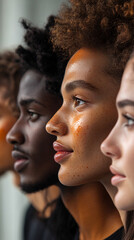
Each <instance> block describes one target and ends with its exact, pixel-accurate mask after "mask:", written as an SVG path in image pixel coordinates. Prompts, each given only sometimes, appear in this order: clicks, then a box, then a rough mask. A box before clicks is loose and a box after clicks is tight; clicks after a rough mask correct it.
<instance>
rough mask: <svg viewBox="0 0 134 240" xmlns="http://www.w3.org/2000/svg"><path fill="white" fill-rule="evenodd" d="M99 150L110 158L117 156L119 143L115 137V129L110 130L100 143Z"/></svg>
mask: <svg viewBox="0 0 134 240" xmlns="http://www.w3.org/2000/svg"><path fill="white" fill-rule="evenodd" d="M101 151H102V153H103V154H104V155H106V156H107V157H110V158H118V157H119V155H120V149H119V143H118V141H117V138H116V132H115V129H113V130H112V131H111V133H110V134H109V135H108V137H107V138H106V139H105V140H104V141H103V142H102V144H101Z"/></svg>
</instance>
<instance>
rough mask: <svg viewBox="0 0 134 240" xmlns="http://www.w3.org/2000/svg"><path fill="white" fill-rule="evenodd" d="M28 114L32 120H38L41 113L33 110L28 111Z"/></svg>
mask: <svg viewBox="0 0 134 240" xmlns="http://www.w3.org/2000/svg"><path fill="white" fill-rule="evenodd" d="M28 114H29V116H30V120H31V121H36V120H37V119H38V118H39V114H38V113H35V112H32V111H28Z"/></svg>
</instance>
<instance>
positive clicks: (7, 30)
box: [0, 0, 67, 240]
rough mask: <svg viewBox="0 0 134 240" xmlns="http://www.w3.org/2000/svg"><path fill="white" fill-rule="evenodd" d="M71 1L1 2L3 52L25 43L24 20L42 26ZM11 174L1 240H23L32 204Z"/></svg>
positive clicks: (1, 208) (2, 187)
mask: <svg viewBox="0 0 134 240" xmlns="http://www.w3.org/2000/svg"><path fill="white" fill-rule="evenodd" d="M66 1H67V0H0V51H3V50H6V49H12V48H14V47H16V46H17V45H18V44H21V42H22V40H23V30H22V28H21V26H20V23H19V21H20V19H21V18H26V19H28V20H30V21H31V22H33V23H34V24H35V25H36V26H40V27H42V25H44V23H45V22H46V19H47V17H48V16H49V15H50V14H56V13H57V12H58V9H59V7H60V5H61V4H62V3H64V2H66ZM12 180H13V179H12V175H11V173H7V174H5V175H4V176H2V177H1V178H0V240H9V239H10V240H22V228H23V218H24V214H25V209H26V207H27V205H28V201H27V199H26V197H25V195H24V194H22V193H21V192H20V191H19V190H18V189H17V188H15V187H14V185H13V181H12Z"/></svg>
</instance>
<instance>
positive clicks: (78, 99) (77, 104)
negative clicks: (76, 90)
mask: <svg viewBox="0 0 134 240" xmlns="http://www.w3.org/2000/svg"><path fill="white" fill-rule="evenodd" d="M73 100H74V106H75V107H78V106H80V105H83V104H85V101H84V100H82V99H80V98H77V97H75V96H73Z"/></svg>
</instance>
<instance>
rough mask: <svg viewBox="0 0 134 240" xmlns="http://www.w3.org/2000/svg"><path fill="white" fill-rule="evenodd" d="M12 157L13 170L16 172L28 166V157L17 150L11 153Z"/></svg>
mask: <svg viewBox="0 0 134 240" xmlns="http://www.w3.org/2000/svg"><path fill="white" fill-rule="evenodd" d="M12 157H13V158H14V160H15V163H14V170H15V171H16V172H21V171H22V170H23V169H24V168H25V167H26V166H27V165H28V164H29V158H28V156H27V155H25V154H24V153H22V152H20V151H18V150H13V151H12Z"/></svg>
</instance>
